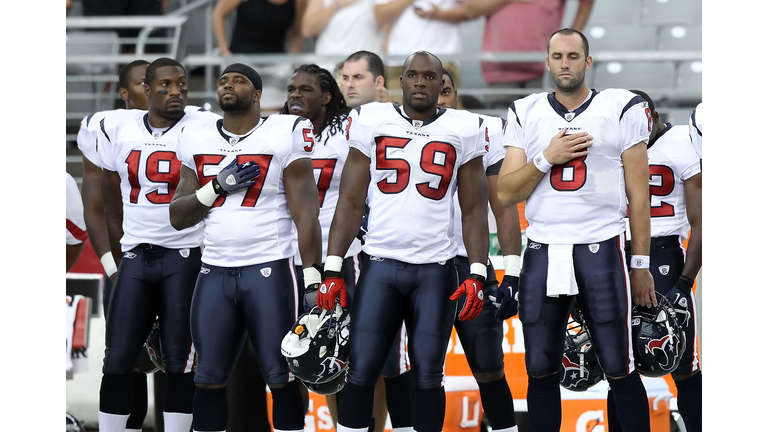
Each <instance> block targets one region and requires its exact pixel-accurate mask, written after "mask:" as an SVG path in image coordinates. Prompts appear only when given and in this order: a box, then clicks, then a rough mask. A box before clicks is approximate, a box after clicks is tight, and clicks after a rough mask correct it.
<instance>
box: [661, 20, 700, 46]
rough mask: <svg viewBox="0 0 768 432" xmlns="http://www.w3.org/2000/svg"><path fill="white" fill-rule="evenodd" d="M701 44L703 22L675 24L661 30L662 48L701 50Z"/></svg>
mask: <svg viewBox="0 0 768 432" xmlns="http://www.w3.org/2000/svg"><path fill="white" fill-rule="evenodd" d="M701 46H702V44H701V24H694V25H681V24H674V25H668V26H662V27H661V30H660V31H659V45H658V49H660V50H680V51H685V50H701Z"/></svg>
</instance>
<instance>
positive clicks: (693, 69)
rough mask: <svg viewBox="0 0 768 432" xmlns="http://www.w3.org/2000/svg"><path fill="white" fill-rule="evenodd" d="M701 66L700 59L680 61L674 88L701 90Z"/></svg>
mask: <svg viewBox="0 0 768 432" xmlns="http://www.w3.org/2000/svg"><path fill="white" fill-rule="evenodd" d="M701 66H702V63H701V61H700V60H696V61H687V62H682V63H680V67H679V68H678V70H677V83H676V84H677V85H676V88H677V89H678V90H691V91H698V92H701V71H702V67H701Z"/></svg>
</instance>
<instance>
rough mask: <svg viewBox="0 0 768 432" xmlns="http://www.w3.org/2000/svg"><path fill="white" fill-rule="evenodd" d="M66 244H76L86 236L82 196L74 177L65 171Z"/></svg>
mask: <svg viewBox="0 0 768 432" xmlns="http://www.w3.org/2000/svg"><path fill="white" fill-rule="evenodd" d="M66 182H67V183H66V191H67V192H66V193H67V244H68V245H76V244H80V243H82V242H84V241H85V239H86V238H88V236H87V235H86V231H85V218H84V217H83V198H82V197H81V195H80V189H78V187H77V182H76V181H75V179H74V178H73V177H72V175H70V174H69V173H67V180H66Z"/></svg>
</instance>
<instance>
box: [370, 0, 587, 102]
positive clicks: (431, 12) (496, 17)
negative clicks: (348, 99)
mask: <svg viewBox="0 0 768 432" xmlns="http://www.w3.org/2000/svg"><path fill="white" fill-rule="evenodd" d="M380 1H384V0H380ZM403 1H404V0H403ZM566 2H567V0H535V1H534V0H469V1H466V2H462V3H461V4H459V5H458V6H457V7H455V8H453V9H447V8H439V7H438V6H436V5H432V8H431V9H422V10H417V11H416V14H417V15H419V16H420V17H422V18H425V19H433V20H439V21H444V22H448V23H459V22H462V21H472V20H475V19H477V18H479V17H482V16H484V17H485V18H486V21H485V32H484V34H483V45H482V50H483V52H525V51H541V47H542V46H546V44H547V41H548V40H549V37H550V36H551V35H552V33H554V32H555V31H557V30H558V29H560V28H562V27H563V25H562V24H563V15H564V13H565V5H566ZM578 2H579V7H578V9H577V11H576V16H575V18H574V20H573V23H572V24H571V26H570V28H572V29H575V30H579V31H582V30H583V29H584V26H585V25H586V24H587V20H588V19H589V15H590V14H591V13H592V5H593V3H594V0H578ZM482 70H483V78H485V81H486V82H487V83H488V85H489V86H491V87H495V88H531V89H540V88H541V87H543V84H544V80H543V77H544V71H545V65H544V61H539V62H534V63H499V62H487V63H483V64H482ZM522 96H524V95H520V96H503V97H502V99H501V100H500V99H498V98H493V99H491V105H492V107H493V105H497V104H499V103H500V105H501V107H502V108H504V107H507V106H508V105H509V102H510V101H511V100H514V99H517V98H519V97H522Z"/></svg>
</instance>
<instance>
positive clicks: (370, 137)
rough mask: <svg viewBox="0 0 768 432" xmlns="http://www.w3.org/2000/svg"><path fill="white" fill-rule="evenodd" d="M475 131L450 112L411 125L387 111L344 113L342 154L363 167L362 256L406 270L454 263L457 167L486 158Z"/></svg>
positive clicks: (476, 126)
mask: <svg viewBox="0 0 768 432" xmlns="http://www.w3.org/2000/svg"><path fill="white" fill-rule="evenodd" d="M483 124H484V120H483V119H481V118H480V117H479V116H478V115H477V114H473V113H470V112H467V111H457V110H453V109H439V110H438V112H437V113H436V114H435V115H434V116H433V117H430V118H429V119H427V120H424V121H420V120H411V119H409V118H408V117H406V115H405V114H404V112H403V111H402V107H400V106H398V105H396V104H393V103H377V102H374V103H369V104H366V105H362V106H360V107H358V108H357V109H355V110H353V111H352V113H351V114H350V124H349V125H348V127H347V130H348V137H349V146H350V147H353V148H355V149H357V150H359V151H360V152H362V153H363V154H364V155H365V156H367V157H368V158H370V160H371V182H370V184H369V186H368V203H369V206H370V213H369V215H368V234H367V235H366V241H365V245H363V250H364V251H365V252H366V253H367V254H369V255H372V256H377V257H381V258H391V259H396V260H400V261H404V262H408V263H411V264H426V263H435V262H440V261H446V260H449V259H451V258H453V257H454V256H456V254H457V253H458V246H457V245H456V242H455V241H454V239H453V195H454V193H455V192H456V187H457V180H456V177H457V173H458V170H459V167H460V166H461V165H463V164H465V163H467V162H469V161H470V160H472V159H474V158H476V157H482V156H484V155H485V154H486V153H487V149H486V147H485V146H486V141H485V128H484V127H482V126H483Z"/></svg>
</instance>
